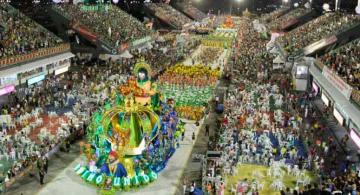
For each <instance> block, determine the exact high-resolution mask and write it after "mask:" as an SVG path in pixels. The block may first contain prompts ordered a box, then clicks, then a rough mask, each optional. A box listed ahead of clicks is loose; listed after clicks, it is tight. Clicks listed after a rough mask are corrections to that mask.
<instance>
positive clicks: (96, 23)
mask: <svg viewBox="0 0 360 195" xmlns="http://www.w3.org/2000/svg"><path fill="white" fill-rule="evenodd" d="M82 6H83V4H81V3H80V4H68V3H64V4H57V5H56V6H55V9H57V10H59V11H60V12H62V13H64V15H65V16H66V17H68V18H69V19H70V20H72V22H73V23H74V25H80V26H84V27H86V28H88V29H89V30H90V31H91V32H93V33H95V34H96V36H98V37H99V38H100V39H101V40H103V41H105V42H106V43H108V44H111V46H112V47H119V46H120V45H121V44H122V43H130V42H132V41H134V40H137V39H141V38H143V37H146V36H149V35H151V30H150V29H148V28H147V27H146V26H145V25H144V24H142V23H141V22H140V21H139V20H137V19H135V18H134V17H132V16H131V15H129V14H127V13H126V12H124V11H122V10H121V9H120V8H118V7H116V6H110V7H109V9H106V10H101V9H100V10H95V11H86V10H83V9H82Z"/></svg>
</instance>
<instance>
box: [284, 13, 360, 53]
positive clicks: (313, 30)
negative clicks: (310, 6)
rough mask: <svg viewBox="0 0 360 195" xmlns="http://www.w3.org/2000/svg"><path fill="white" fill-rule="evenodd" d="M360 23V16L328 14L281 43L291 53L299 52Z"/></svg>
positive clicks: (292, 32)
mask: <svg viewBox="0 0 360 195" xmlns="http://www.w3.org/2000/svg"><path fill="white" fill-rule="evenodd" d="M359 22H360V16H357V15H351V14H344V13H326V14H324V15H322V16H320V17H318V18H316V19H314V20H312V21H310V22H308V23H306V24H304V25H302V26H300V27H298V28H296V29H294V30H293V31H291V32H289V33H287V34H285V35H284V36H283V37H280V43H281V44H282V45H283V46H284V48H285V50H286V51H287V52H289V53H293V52H297V51H299V50H301V49H302V48H304V47H306V46H308V45H309V44H311V43H314V42H316V41H319V40H321V39H322V38H326V37H329V36H331V35H335V34H337V33H339V32H341V31H343V30H344V29H347V28H349V27H350V26H353V25H355V24H357V23H359Z"/></svg>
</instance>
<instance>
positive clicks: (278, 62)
mask: <svg viewBox="0 0 360 195" xmlns="http://www.w3.org/2000/svg"><path fill="white" fill-rule="evenodd" d="M273 63H274V64H284V63H285V60H283V59H282V58H281V57H280V55H278V56H277V57H276V58H275V59H274V60H273Z"/></svg>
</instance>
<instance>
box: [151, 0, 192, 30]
mask: <svg viewBox="0 0 360 195" xmlns="http://www.w3.org/2000/svg"><path fill="white" fill-rule="evenodd" d="M146 5H147V7H148V8H149V9H151V10H152V11H154V12H155V15H156V16H157V17H159V18H160V19H162V20H166V21H168V22H169V23H171V24H172V25H175V26H176V27H177V28H181V27H182V26H184V25H185V24H187V23H190V22H191V19H190V18H188V17H186V16H185V15H184V14H182V13H180V12H179V11H177V10H176V9H174V8H173V7H171V6H170V5H168V4H166V3H148V4H146Z"/></svg>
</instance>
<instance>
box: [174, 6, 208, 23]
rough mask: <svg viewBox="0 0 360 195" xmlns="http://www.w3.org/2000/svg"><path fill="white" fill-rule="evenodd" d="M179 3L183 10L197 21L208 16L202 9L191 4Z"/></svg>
mask: <svg viewBox="0 0 360 195" xmlns="http://www.w3.org/2000/svg"><path fill="white" fill-rule="evenodd" d="M179 5H180V6H181V7H182V8H183V11H184V12H185V13H186V14H188V15H189V16H190V17H192V18H193V19H195V20H197V21H201V20H203V19H204V18H206V14H204V13H203V12H202V11H200V10H199V9H198V8H196V7H195V6H193V5H191V4H179Z"/></svg>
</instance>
